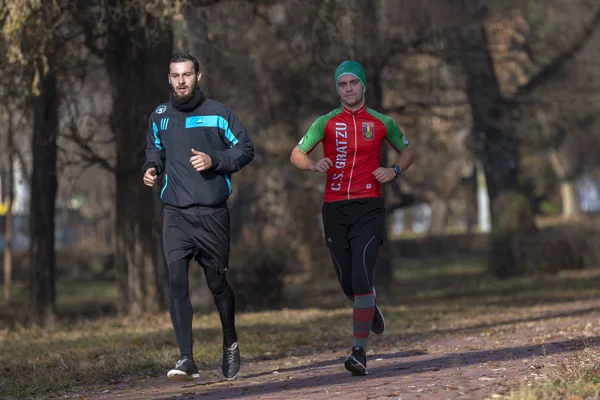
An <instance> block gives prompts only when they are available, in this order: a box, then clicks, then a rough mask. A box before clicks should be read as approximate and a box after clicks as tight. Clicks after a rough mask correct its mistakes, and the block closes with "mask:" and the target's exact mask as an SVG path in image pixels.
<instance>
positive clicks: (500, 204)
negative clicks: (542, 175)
mask: <svg viewBox="0 0 600 400" xmlns="http://www.w3.org/2000/svg"><path fill="white" fill-rule="evenodd" d="M460 45H461V59H462V65H463V68H464V70H465V72H466V77H467V95H468V98H469V104H470V106H471V112H472V119H473V128H472V129H473V135H474V146H475V155H476V157H477V159H478V161H480V162H481V165H482V166H483V171H484V174H485V179H486V184H487V189H488V194H489V199H490V214H491V217H492V251H491V253H490V258H489V260H488V266H489V268H490V270H491V271H492V272H494V273H496V274H498V275H502V276H509V275H512V274H515V273H517V272H518V268H517V259H518V257H517V255H515V254H513V249H514V247H513V246H512V245H511V243H512V242H511V238H512V237H513V236H514V234H515V233H519V232H536V231H537V228H536V226H535V221H534V218H533V208H532V205H531V202H530V200H529V197H528V196H526V195H525V194H524V193H523V191H522V189H521V187H520V184H519V168H520V153H519V145H518V140H517V138H516V135H515V132H514V121H513V120H512V119H513V118H515V117H518V112H519V110H518V109H516V108H512V107H511V105H510V104H508V103H507V102H506V101H505V100H504V99H503V98H502V95H501V91H500V87H499V84H498V81H497V79H496V75H495V72H494V65H493V60H492V57H491V55H490V51H489V47H488V41H487V35H486V30H485V27H484V25H483V24H476V25H471V26H468V27H463V28H461V30H460Z"/></svg>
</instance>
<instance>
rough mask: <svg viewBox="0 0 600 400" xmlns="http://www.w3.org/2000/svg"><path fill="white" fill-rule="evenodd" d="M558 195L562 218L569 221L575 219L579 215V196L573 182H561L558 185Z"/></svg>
mask: <svg viewBox="0 0 600 400" xmlns="http://www.w3.org/2000/svg"><path fill="white" fill-rule="evenodd" d="M560 195H561V198H562V216H563V219H565V220H569V219H573V218H577V217H578V216H579V214H580V209H579V201H578V200H579V196H578V195H577V188H576V186H575V182H573V181H562V182H561V183H560Z"/></svg>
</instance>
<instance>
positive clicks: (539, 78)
mask: <svg viewBox="0 0 600 400" xmlns="http://www.w3.org/2000/svg"><path fill="white" fill-rule="evenodd" d="M599 25H600V7H599V8H598V9H597V10H596V12H595V13H594V16H593V18H592V20H591V22H590V23H589V24H588V26H586V27H585V29H584V30H583V32H582V33H581V35H580V36H579V37H578V38H577V40H575V41H574V42H573V45H572V46H571V48H569V49H568V50H567V51H565V52H563V53H562V54H560V55H559V56H558V57H556V58H555V59H554V60H553V61H551V62H550V63H549V64H547V65H546V66H545V67H544V68H543V69H542V70H541V71H539V72H538V73H537V74H535V75H534V76H533V77H532V78H531V79H530V80H529V81H528V82H527V83H526V84H524V85H522V86H521V87H520V88H519V89H518V90H517V96H527V95H529V94H531V93H532V92H533V91H534V90H536V89H537V88H538V87H539V86H541V85H542V84H544V83H545V82H547V81H548V80H549V79H550V78H552V77H553V76H554V75H556V74H557V73H558V72H559V71H560V70H561V69H562V68H563V67H564V66H565V64H566V63H568V62H569V61H570V60H572V59H573V57H575V56H576V55H577V53H579V52H580V51H581V49H582V48H583V47H584V46H585V45H586V44H587V43H588V41H589V40H590V39H591V38H592V36H593V35H594V33H595V32H596V29H597V28H598V26H599Z"/></svg>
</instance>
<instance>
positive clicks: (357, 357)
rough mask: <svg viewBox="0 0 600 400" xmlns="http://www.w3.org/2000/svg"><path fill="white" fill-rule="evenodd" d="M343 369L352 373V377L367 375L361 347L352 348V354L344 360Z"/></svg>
mask: <svg viewBox="0 0 600 400" xmlns="http://www.w3.org/2000/svg"><path fill="white" fill-rule="evenodd" d="M344 367H346V369H347V370H348V371H350V372H352V375H368V374H369V372H367V356H366V354H365V350H364V349H363V348H362V347H359V346H354V347H353V348H352V354H350V355H349V356H348V358H346V362H345V363H344Z"/></svg>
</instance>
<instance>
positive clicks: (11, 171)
mask: <svg viewBox="0 0 600 400" xmlns="http://www.w3.org/2000/svg"><path fill="white" fill-rule="evenodd" d="M13 133H14V132H13V124H12V117H11V115H10V114H9V115H8V129H7V132H6V153H7V156H6V186H5V187H6V198H5V200H4V201H5V203H6V215H5V221H6V222H5V225H4V238H5V243H6V245H5V247H4V300H5V301H8V300H9V299H10V297H11V293H12V272H13V211H12V208H13V206H12V205H13V200H14V197H15V181H14V180H15V168H14V159H13V151H14V146H13V145H14V141H13Z"/></svg>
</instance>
